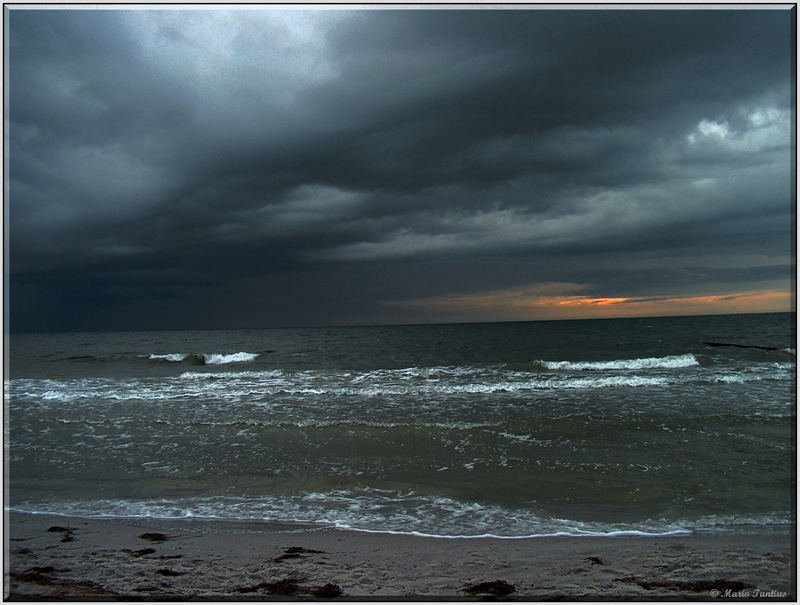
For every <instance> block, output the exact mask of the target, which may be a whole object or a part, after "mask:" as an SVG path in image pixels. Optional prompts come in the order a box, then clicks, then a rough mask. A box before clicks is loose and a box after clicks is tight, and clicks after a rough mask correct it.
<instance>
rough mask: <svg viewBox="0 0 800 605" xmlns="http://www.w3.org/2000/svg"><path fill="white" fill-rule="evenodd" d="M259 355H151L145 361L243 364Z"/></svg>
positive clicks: (241, 353)
mask: <svg viewBox="0 0 800 605" xmlns="http://www.w3.org/2000/svg"><path fill="white" fill-rule="evenodd" d="M259 355H260V353H248V352H246V351H240V352H238V353H151V354H150V355H148V357H147V359H149V360H151V361H169V362H182V361H193V362H195V363H198V364H201V365H223V364H226V363H244V362H247V361H253V360H254V359H255V358H256V357H258V356H259Z"/></svg>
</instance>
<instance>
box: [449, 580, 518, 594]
mask: <svg viewBox="0 0 800 605" xmlns="http://www.w3.org/2000/svg"><path fill="white" fill-rule="evenodd" d="M516 590H517V589H516V588H515V587H514V585H513V584H509V583H508V582H506V581H505V580H494V581H492V582H480V583H478V584H467V585H466V586H465V587H464V588H462V589H461V592H463V593H464V594H465V595H467V596H470V597H474V596H477V595H487V594H488V595H494V596H496V597H504V596H506V595H508V594H511V593H512V592H516Z"/></svg>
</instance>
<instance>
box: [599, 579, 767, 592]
mask: <svg viewBox="0 0 800 605" xmlns="http://www.w3.org/2000/svg"><path fill="white" fill-rule="evenodd" d="M614 581H615V582H626V583H629V584H638V585H639V586H641V587H642V588H644V589H645V590H655V589H657V588H667V589H670V590H684V591H686V590H688V591H689V592H710V591H712V590H717V591H719V592H720V593H723V592H725V591H726V590H730V591H732V592H739V591H742V590H747V589H748V588H755V587H754V586H753V585H752V584H747V583H745V582H740V581H739V580H724V579H719V580H688V581H686V580H666V579H656V580H643V579H638V578H636V577H635V576H626V577H624V578H615V579H614Z"/></svg>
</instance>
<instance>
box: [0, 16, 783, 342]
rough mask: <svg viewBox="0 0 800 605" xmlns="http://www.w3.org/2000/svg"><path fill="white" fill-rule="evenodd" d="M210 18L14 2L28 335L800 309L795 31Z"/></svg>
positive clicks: (15, 298)
mask: <svg viewBox="0 0 800 605" xmlns="http://www.w3.org/2000/svg"><path fill="white" fill-rule="evenodd" d="M162 8H163V7H162ZM194 8H195V9H194V10H192V7H176V9H175V10H136V9H125V10H57V11H52V10H25V9H20V8H11V9H10V8H9V7H8V6H6V7H5V10H6V21H5V23H6V55H5V59H6V66H5V67H6V72H5V74H6V89H5V90H6V106H5V107H6V112H7V113H6V124H7V127H6V131H5V132H6V139H5V143H6V162H7V164H6V173H5V174H6V181H5V210H6V217H5V218H6V220H5V227H6V231H5V245H6V254H5V262H6V267H5V274H6V288H7V292H6V293H7V304H6V321H7V324H6V325H7V326H8V327H10V328H11V329H12V330H15V331H38V330H88V329H106V330H116V329H164V328H175V329H185V328H229V327H269V326H286V325H326V324H369V323H404V322H409V323H415V322H450V321H503V320H523V319H553V318H576V317H612V316H630V315H685V314H698V313H700V314H703V313H730V312H750V311H785V310H791V309H792V308H793V305H794V275H795V268H794V262H795V258H794V253H795V248H794V231H795V214H794V212H795V195H794V192H795V189H794V183H793V178H794V170H795V158H794V154H793V148H794V141H793V137H792V133H793V131H794V121H795V116H794V107H795V100H794V90H795V81H794V67H793V57H794V52H795V42H794V30H793V23H794V21H795V14H794V11H790V10H788V8H782V9H775V10H709V11H700V10H614V11H603V10H598V9H591V10H574V9H573V10H534V9H530V8H526V9H523V8H520V7H517V8H516V9H513V10H476V9H467V10H463V9H449V10H417V9H415V10H352V7H351V8H350V9H348V10H309V9H308V8H303V7H299V6H298V7H295V8H294V9H289V10H277V9H274V8H270V7H255V8H254V7H250V8H249V9H248V10H234V9H233V7H224V9H223V10H219V9H213V10H209V9H207V8H206V9H202V10H197V7H194Z"/></svg>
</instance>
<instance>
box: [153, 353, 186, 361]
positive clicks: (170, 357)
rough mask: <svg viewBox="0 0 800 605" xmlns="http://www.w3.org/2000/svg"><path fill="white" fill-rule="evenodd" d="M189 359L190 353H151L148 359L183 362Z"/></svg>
mask: <svg viewBox="0 0 800 605" xmlns="http://www.w3.org/2000/svg"><path fill="white" fill-rule="evenodd" d="M187 357H189V354H188V353H163V354H162V353H151V354H150V355H149V356H148V357H147V359H153V360H155V359H163V360H165V361H183V360H184V359H186V358H187Z"/></svg>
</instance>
